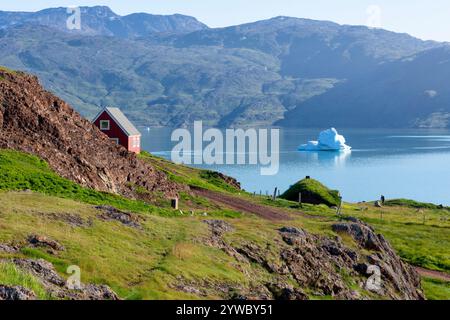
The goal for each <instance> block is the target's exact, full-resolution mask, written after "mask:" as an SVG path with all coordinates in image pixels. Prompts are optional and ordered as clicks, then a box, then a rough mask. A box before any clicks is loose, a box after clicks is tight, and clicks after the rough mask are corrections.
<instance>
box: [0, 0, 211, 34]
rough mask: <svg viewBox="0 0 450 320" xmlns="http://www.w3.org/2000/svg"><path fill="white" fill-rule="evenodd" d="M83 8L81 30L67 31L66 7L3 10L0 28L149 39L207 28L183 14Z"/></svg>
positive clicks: (69, 14) (70, 13)
mask: <svg viewBox="0 0 450 320" xmlns="http://www.w3.org/2000/svg"><path fill="white" fill-rule="evenodd" d="M79 9H80V17H81V29H80V30H77V29H73V30H69V29H68V28H67V20H68V18H69V17H70V16H71V15H72V14H73V13H72V12H71V11H70V10H69V11H68V9H67V8H63V7H61V8H51V9H45V10H41V11H38V12H7V11H0V29H4V28H8V27H13V26H17V25H24V24H37V25H43V26H47V27H51V28H55V29H57V30H59V31H64V32H71V33H77V34H85V35H91V36H94V35H101V36H117V37H121V38H129V37H143V36H148V35H150V34H151V33H188V32H193V31H197V30H202V29H205V28H207V26H206V25H205V24H203V23H201V22H199V21H198V20H197V19H195V18H193V17H189V16H185V15H181V14H174V15H152V14H147V13H134V14H130V15H126V16H120V15H118V14H116V13H114V12H113V11H112V10H111V9H110V8H109V7H106V6H95V7H80V8H79Z"/></svg>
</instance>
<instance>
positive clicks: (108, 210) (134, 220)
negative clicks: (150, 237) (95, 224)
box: [95, 206, 145, 229]
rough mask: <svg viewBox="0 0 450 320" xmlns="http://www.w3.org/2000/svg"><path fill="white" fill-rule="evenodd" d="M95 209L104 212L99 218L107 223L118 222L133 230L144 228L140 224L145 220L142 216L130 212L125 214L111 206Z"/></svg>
mask: <svg viewBox="0 0 450 320" xmlns="http://www.w3.org/2000/svg"><path fill="white" fill-rule="evenodd" d="M95 208H96V209H97V210H100V211H101V212H102V213H101V214H99V216H98V217H99V218H100V219H102V220H107V221H108V220H116V221H119V222H120V223H122V224H123V225H126V226H129V227H133V228H138V229H140V228H142V226H141V223H140V222H141V221H143V220H145V219H144V218H143V217H142V216H139V215H137V214H133V213H130V212H123V211H120V210H118V209H116V208H114V207H111V206H97V207H95Z"/></svg>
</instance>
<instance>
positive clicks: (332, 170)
mask: <svg viewBox="0 0 450 320" xmlns="http://www.w3.org/2000/svg"><path fill="white" fill-rule="evenodd" d="M338 130H339V132H342V134H343V135H344V136H345V137H346V139H347V141H348V143H349V144H350V145H351V146H352V147H353V149H352V151H351V152H347V153H343V152H332V151H326V152H325V151H323V152H300V151H297V148H298V146H299V145H300V144H302V143H306V142H307V141H309V140H314V139H315V138H316V137H317V134H318V133H319V132H320V129H317V130H312V129H307V130H294V129H282V130H281V131H280V170H279V173H278V174H277V175H276V176H266V177H264V176H261V175H260V170H259V167H258V166H248V165H221V166H200V167H204V168H208V169H211V170H219V171H221V172H223V173H225V174H228V175H231V176H234V177H236V178H237V179H238V180H240V181H241V183H242V185H243V187H244V188H245V189H246V190H248V191H252V192H253V191H256V192H259V191H260V190H261V191H262V192H263V193H264V192H265V191H266V190H267V191H269V190H273V189H274V188H275V187H278V188H280V189H281V190H284V189H286V188H288V187H289V186H290V185H291V184H293V183H295V182H296V181H297V180H299V179H301V178H303V177H305V176H307V175H309V176H312V177H314V178H317V179H319V180H320V181H322V182H324V183H325V184H326V185H328V186H330V187H331V188H334V189H339V190H340V191H341V193H342V195H343V197H344V199H345V200H347V201H362V200H371V199H377V198H378V197H379V196H380V195H381V194H384V195H386V196H387V197H388V198H398V197H402V198H412V199H416V200H419V201H428V202H434V203H442V204H447V205H450V166H449V163H450V131H448V130H349V129H347V130H346V129H339V128H338ZM141 131H142V133H143V148H144V149H145V150H148V151H150V152H153V153H154V154H156V155H160V156H162V157H165V158H169V159H170V150H171V149H172V147H173V146H174V145H175V144H176V143H172V142H171V141H170V135H171V132H172V130H171V129H151V130H150V131H149V132H147V131H146V130H141Z"/></svg>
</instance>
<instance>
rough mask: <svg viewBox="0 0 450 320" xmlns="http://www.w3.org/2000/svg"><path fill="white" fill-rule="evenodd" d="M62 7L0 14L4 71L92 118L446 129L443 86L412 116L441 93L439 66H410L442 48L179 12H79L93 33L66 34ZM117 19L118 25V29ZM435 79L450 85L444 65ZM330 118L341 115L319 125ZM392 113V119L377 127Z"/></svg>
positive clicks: (400, 37)
mask: <svg viewBox="0 0 450 320" xmlns="http://www.w3.org/2000/svg"><path fill="white" fill-rule="evenodd" d="M61 10H62V9H48V10H46V11H44V12H41V13H39V14H38V13H36V14H34V13H17V14H16V13H3V14H0V17H2V16H3V18H0V22H1V21H3V22H1V23H0V25H2V26H3V27H2V29H1V30H0V48H1V50H0V65H6V66H8V67H11V68H14V69H19V70H25V71H28V72H32V73H35V74H37V75H38V76H39V77H40V78H41V79H42V81H43V84H44V85H45V87H46V88H48V89H49V90H51V91H52V92H54V93H56V94H57V95H59V96H61V97H62V98H64V99H65V100H67V101H68V102H69V103H70V104H71V105H73V106H74V107H75V108H76V109H77V110H78V111H79V112H81V114H83V115H84V116H87V117H92V116H94V115H95V114H96V112H97V111H98V109H99V108H100V106H105V105H115V106H119V107H120V108H122V109H123V110H124V111H125V113H126V114H127V116H129V117H130V118H131V119H132V120H134V121H135V122H136V123H137V124H138V125H145V126H171V127H179V126H188V125H192V123H193V121H195V120H203V121H204V122H205V124H207V125H213V126H259V125H273V124H279V125H283V126H319V127H324V126H328V125H329V124H330V123H332V124H333V125H334V126H341V125H344V126H350V127H352V126H353V127H364V126H372V127H383V126H391V127H408V126H446V125H447V122H446V120H445V121H444V122H443V121H441V115H442V116H443V117H444V118H445V119H446V118H447V116H445V114H446V111H445V110H446V109H445V107H443V106H444V105H447V104H449V103H450V100H448V98H447V97H448V92H449V89H447V88H445V87H442V88H440V90H439V91H440V93H439V96H438V97H439V98H438V99H427V98H423V96H420V94H421V93H420V92H419V93H417V97H422V98H423V99H422V98H421V99H418V100H417V103H420V104H421V107H420V108H421V110H422V111H423V112H422V113H421V112H418V111H417V110H416V109H418V108H419V107H418V106H416V107H412V108H414V110H409V109H408V108H409V107H408V105H411V106H412V104H411V103H410V101H411V99H413V98H412V97H411V94H412V92H416V90H419V89H420V90H421V92H422V93H423V92H424V91H426V92H428V93H430V94H431V95H433V92H434V91H433V90H434V89H433V88H432V87H433V86H434V85H433V83H430V84H427V83H423V85H421V88H416V85H417V83H418V82H417V79H420V78H421V77H422V76H421V75H422V74H426V72H429V71H427V70H426V68H427V66H428V65H429V68H433V63H434V62H433V59H432V58H430V59H428V60H426V61H425V60H424V61H423V63H422V62H421V63H422V64H423V65H420V64H419V63H407V62H405V61H404V59H406V58H407V59H410V58H409V57H412V56H415V55H417V56H418V55H420V54H421V53H423V54H426V53H427V52H428V51H430V55H432V53H431V52H432V50H437V49H438V48H441V47H443V46H445V45H444V44H442V43H436V42H432V41H421V40H419V39H416V38H414V37H411V36H409V35H406V34H398V33H394V32H389V31H385V30H379V29H369V28H366V27H362V26H345V25H338V24H336V23H332V22H327V21H314V20H307V19H297V18H289V17H277V18H273V19H269V20H264V21H258V22H255V23H249V24H244V25H240V26H234V27H227V28H219V29H208V28H206V27H201V26H198V28H197V26H194V27H192V26H191V24H192V23H193V24H194V25H195V23H194V22H192V21H191V20H189V19H187V20H186V19H184V18H182V17H178V16H177V17H160V18H161V19H162V20H158V19H159V18H158V19H156V17H153V16H148V15H146V14H133V15H129V16H125V17H118V16H117V15H115V14H114V13H113V12H112V11H110V10H109V8H107V7H93V8H83V10H84V11H85V12H86V13H85V15H86V17H87V18H86V26H87V27H86V29H85V30H84V31H83V30H82V34H79V32H78V33H77V32H74V33H71V32H67V30H66V29H65V27H64V25H62V24H63V23H65V22H64V21H65V20H64V21H63V19H62V18H63V16H64V14H65V13H64V12H62V11H61ZM84 11H83V12H84ZM100 13H102V14H100ZM41 15H42V17H43V18H39V19H38V17H40V16H41ZM99 15H100V17H98V16H99ZM82 16H83V15H82ZM91 16H95V17H94V18H89V17H91ZM103 16H105V17H104V18H102V17H103ZM32 17H35V18H32ZM172 18H173V19H175V20H177V21H176V22H173V21H172V20H171V19H172ZM178 18H179V19H181V20H179V19H178ZM33 19H35V20H36V21H33ZM111 19H112V20H111ZM111 21H116V22H117V23H119V22H120V23H119V25H118V26H115V27H114V28H113V27H111V25H110V22H111ZM36 23H38V24H41V25H36ZM171 28H172V29H171ZM171 30H172V31H171ZM177 30H178V31H179V32H178V31H177ZM183 30H184V31H183ZM174 32H175V33H174ZM394 74H395V75H394ZM435 74H436V78H441V79H445V77H446V72H445V69H444V70H441V69H439V68H436V70H435ZM391 75H392V77H395V78H392V79H391V80H389V77H391ZM396 79H397V80H396ZM374 83H376V85H374ZM428 86H429V87H430V88H427V87H428ZM435 87H436V88H437V87H439V86H435ZM377 88H378V89H377ZM384 92H389V94H388V95H389V97H388V95H384ZM324 94H327V95H324ZM391 97H394V98H393V99H392V98H391ZM414 99H416V98H414ZM340 101H342V102H340ZM396 101H399V103H400V104H401V105H402V106H401V107H398V106H397V105H396V104H395V103H396ZM436 101H439V103H437V102H436ZM335 102H339V103H340V105H339V106H337V105H335ZM384 105H386V108H385V109H389V110H387V111H386V112H384V111H380V108H382V106H384ZM441 109H443V110H444V111H442V110H441ZM324 110H330V112H331V113H330V114H332V115H333V117H329V116H327V117H325V119H324V120H320V119H322V118H324V116H325V115H327V112H326V111H324ZM336 110H341V111H342V112H341V113H339V112H336ZM396 110H397V111H398V112H397V111H396ZM364 114H372V115H373V117H364V116H363V115H364ZM387 114H389V115H390V118H389V121H390V123H385V122H383V121H381V120H377V119H381V118H383V117H384V115H387ZM408 114H411V117H409V116H408ZM405 115H406V116H405ZM380 116H381V117H380ZM340 118H342V119H341V120H339V119H340ZM334 119H336V123H334ZM344 119H345V120H344Z"/></svg>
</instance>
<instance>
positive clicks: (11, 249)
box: [0, 243, 19, 253]
mask: <svg viewBox="0 0 450 320" xmlns="http://www.w3.org/2000/svg"><path fill="white" fill-rule="evenodd" d="M18 251H19V247H17V246H10V245H7V244H2V243H0V252H4V253H16V252H18Z"/></svg>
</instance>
